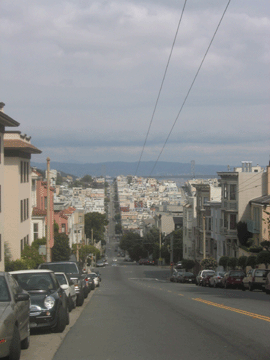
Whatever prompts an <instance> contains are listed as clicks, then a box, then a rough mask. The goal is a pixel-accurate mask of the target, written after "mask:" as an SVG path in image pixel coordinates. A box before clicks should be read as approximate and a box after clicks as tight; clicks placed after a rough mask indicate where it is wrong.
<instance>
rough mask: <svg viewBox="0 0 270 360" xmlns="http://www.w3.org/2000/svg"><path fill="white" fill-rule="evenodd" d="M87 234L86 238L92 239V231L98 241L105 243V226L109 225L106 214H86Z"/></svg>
mask: <svg viewBox="0 0 270 360" xmlns="http://www.w3.org/2000/svg"><path fill="white" fill-rule="evenodd" d="M84 221H85V234H86V238H88V239H91V231H92V229H93V236H94V239H95V240H96V241H99V240H101V241H104V232H105V226H106V225H108V221H107V219H106V214H100V213H98V212H92V213H87V214H85V219H84Z"/></svg>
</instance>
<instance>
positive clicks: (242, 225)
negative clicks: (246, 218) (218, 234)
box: [236, 221, 252, 246]
mask: <svg viewBox="0 0 270 360" xmlns="http://www.w3.org/2000/svg"><path fill="white" fill-rule="evenodd" d="M236 228H237V237H238V240H239V243H240V244H241V245H243V246H248V240H249V239H250V238H251V237H252V234H251V233H250V232H249V231H248V229H247V223H246V222H243V221H239V222H238V223H237V225H236Z"/></svg>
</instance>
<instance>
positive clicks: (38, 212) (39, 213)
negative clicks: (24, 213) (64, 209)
mask: <svg viewBox="0 0 270 360" xmlns="http://www.w3.org/2000/svg"><path fill="white" fill-rule="evenodd" d="M46 215H47V210H42V209H39V208H37V207H34V208H33V211H32V216H46Z"/></svg>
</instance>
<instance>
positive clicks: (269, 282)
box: [265, 272, 270, 294]
mask: <svg viewBox="0 0 270 360" xmlns="http://www.w3.org/2000/svg"><path fill="white" fill-rule="evenodd" d="M265 292H266V294H270V272H268V273H267V276H266V280H265Z"/></svg>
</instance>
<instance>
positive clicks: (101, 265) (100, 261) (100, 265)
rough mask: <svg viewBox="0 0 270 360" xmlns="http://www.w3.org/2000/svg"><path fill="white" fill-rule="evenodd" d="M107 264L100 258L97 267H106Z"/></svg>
mask: <svg viewBox="0 0 270 360" xmlns="http://www.w3.org/2000/svg"><path fill="white" fill-rule="evenodd" d="M104 266H105V263H104V261H103V260H98V261H97V267H104Z"/></svg>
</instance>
